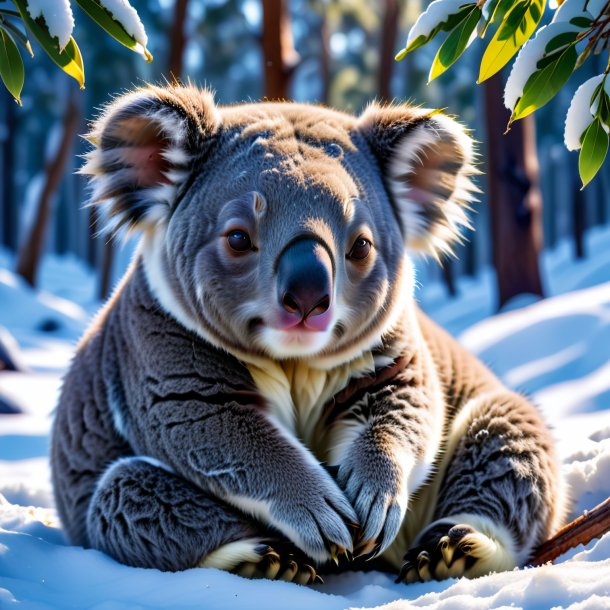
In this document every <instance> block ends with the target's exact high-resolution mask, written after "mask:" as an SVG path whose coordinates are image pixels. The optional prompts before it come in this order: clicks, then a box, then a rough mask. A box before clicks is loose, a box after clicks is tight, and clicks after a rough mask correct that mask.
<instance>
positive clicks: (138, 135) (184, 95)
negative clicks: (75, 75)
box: [80, 85, 220, 231]
mask: <svg viewBox="0 0 610 610" xmlns="http://www.w3.org/2000/svg"><path fill="white" fill-rule="evenodd" d="M219 124H220V119H219V116H218V112H217V110H216V107H215V105H214V100H213V98H212V95H211V93H210V92H208V91H203V90H200V89H198V88H196V87H194V86H179V85H172V86H169V87H153V86H149V87H146V88H142V89H138V90H136V91H132V92H130V93H128V94H126V95H123V96H121V97H119V98H117V99H116V100H115V101H114V102H112V103H110V104H109V105H108V106H107V107H106V108H105V109H104V110H103V112H102V114H101V116H100V117H99V118H98V119H97V120H96V121H95V122H94V123H93V126H92V129H91V131H90V132H89V134H88V135H87V139H88V140H89V141H90V142H91V143H92V144H93V145H94V146H95V148H94V149H93V150H91V151H90V152H89V153H87V155H86V159H87V162H86V164H85V165H84V166H83V167H82V168H81V170H80V173H83V174H86V175H89V176H91V183H92V196H91V205H99V206H100V207H104V208H105V210H106V212H107V216H108V219H109V223H108V226H107V227H106V228H107V229H109V230H112V231H117V230H118V229H119V228H120V227H123V226H126V227H127V228H128V229H135V228H140V227H146V226H152V225H154V224H156V223H157V222H158V221H160V220H163V219H164V218H166V217H167V215H168V213H169V212H170V210H171V208H172V205H173V204H174V202H175V200H176V197H177V194H178V193H179V190H180V186H181V185H182V184H183V183H184V182H185V180H186V179H187V177H188V175H189V172H190V169H191V168H192V166H193V163H194V162H195V161H196V160H197V159H198V158H201V156H203V155H204V154H205V153H206V151H207V150H208V148H209V146H210V143H211V141H212V138H213V136H214V134H215V132H216V131H217V129H218V127H219Z"/></svg>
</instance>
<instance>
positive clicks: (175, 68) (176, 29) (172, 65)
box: [169, 0, 188, 79]
mask: <svg viewBox="0 0 610 610" xmlns="http://www.w3.org/2000/svg"><path fill="white" fill-rule="evenodd" d="M187 9H188V0H176V4H175V5H174V20H173V23H172V30H171V34H170V45H169V72H170V74H171V75H173V76H174V78H176V79H179V78H180V77H181V76H182V70H183V62H184V48H185V47H186V35H185V32H184V26H185V21H186V15H187Z"/></svg>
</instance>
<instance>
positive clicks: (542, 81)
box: [510, 45, 578, 123]
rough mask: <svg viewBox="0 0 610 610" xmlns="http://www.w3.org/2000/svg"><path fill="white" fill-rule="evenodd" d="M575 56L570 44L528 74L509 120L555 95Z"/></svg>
mask: <svg viewBox="0 0 610 610" xmlns="http://www.w3.org/2000/svg"><path fill="white" fill-rule="evenodd" d="M577 58H578V53H576V49H575V48H574V46H573V45H571V46H570V47H568V48H567V49H566V50H565V51H563V53H561V54H560V55H559V56H558V57H557V58H556V59H555V61H553V62H552V63H549V64H548V65H547V66H545V67H544V68H543V69H542V70H538V71H536V72H534V73H533V74H532V75H530V77H529V78H528V79H527V82H526V83H525V86H524V87H523V95H522V96H521V99H520V100H519V101H518V102H517V105H516V106H515V109H514V111H513V114H512V116H511V118H510V122H511V123H512V122H513V121H516V120H518V119H522V118H523V117H526V116H527V115H528V114H531V113H532V112H534V111H535V110H538V108H540V107H541V106H544V105H545V104H546V103H547V102H548V101H549V100H551V99H552V98H553V97H555V95H556V94H557V93H558V92H559V90H560V89H561V88H562V87H563V85H564V84H565V83H566V81H567V80H568V79H569V78H570V75H571V74H572V72H573V71H574V66H575V65H576V60H577Z"/></svg>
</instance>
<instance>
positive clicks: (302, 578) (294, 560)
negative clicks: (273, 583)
mask: <svg viewBox="0 0 610 610" xmlns="http://www.w3.org/2000/svg"><path fill="white" fill-rule="evenodd" d="M272 545H273V546H272ZM272 545H270V544H260V545H259V546H258V547H257V548H256V549H255V551H256V552H257V554H258V556H259V559H258V561H245V562H243V563H241V564H240V565H238V566H237V567H236V568H235V569H233V570H232V571H233V572H234V573H235V574H239V575H240V576H244V577H245V578H268V579H270V580H284V581H287V582H294V583H297V584H299V585H313V584H317V583H322V582H323V580H322V578H321V577H320V576H318V574H317V572H316V570H315V568H314V567H313V566H312V565H310V564H309V563H307V562H308V559H307V558H306V557H305V555H303V554H302V553H299V552H298V551H297V550H296V549H294V548H292V549H290V548H287V547H288V545H281V544H273V543H272ZM282 546H285V547H286V548H284V549H282V548H281V547H282Z"/></svg>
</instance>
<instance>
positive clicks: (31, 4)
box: [27, 0, 74, 49]
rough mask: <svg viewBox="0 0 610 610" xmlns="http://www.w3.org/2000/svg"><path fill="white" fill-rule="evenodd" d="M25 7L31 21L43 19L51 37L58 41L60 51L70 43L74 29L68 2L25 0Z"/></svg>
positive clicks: (65, 0)
mask: <svg viewBox="0 0 610 610" xmlns="http://www.w3.org/2000/svg"><path fill="white" fill-rule="evenodd" d="M27 7H28V13H29V14H30V17H31V18H32V19H37V18H38V17H44V20H45V23H46V24H47V28H48V29H49V33H50V34H51V36H54V37H57V38H58V39H59V48H60V49H63V48H64V47H65V46H66V45H67V44H68V42H70V36H71V35H72V30H73V29H74V15H73V14H72V7H71V6H70V0H27Z"/></svg>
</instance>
